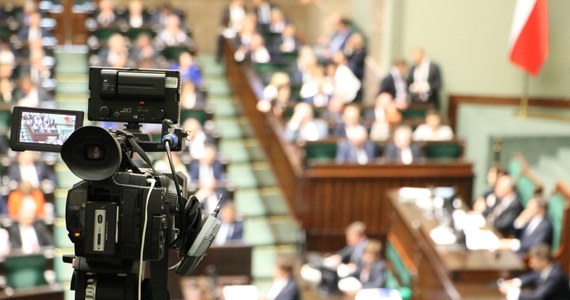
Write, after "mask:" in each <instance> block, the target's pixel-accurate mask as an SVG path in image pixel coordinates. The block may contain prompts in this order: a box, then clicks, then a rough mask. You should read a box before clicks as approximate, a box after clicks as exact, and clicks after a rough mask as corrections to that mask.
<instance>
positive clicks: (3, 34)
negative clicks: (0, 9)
mask: <svg viewBox="0 0 570 300" xmlns="http://www.w3.org/2000/svg"><path fill="white" fill-rule="evenodd" d="M9 37H10V27H8V25H0V39H2V40H8V38H9Z"/></svg>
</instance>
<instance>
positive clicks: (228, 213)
mask: <svg viewBox="0 0 570 300" xmlns="http://www.w3.org/2000/svg"><path fill="white" fill-rule="evenodd" d="M220 220H221V221H222V224H221V225H220V231H218V234H217V235H216V238H215V239H214V245H218V246H219V245H224V244H227V243H236V242H238V243H239V242H242V241H243V222H242V221H241V220H239V219H238V218H237V212H236V208H235V205H234V203H233V201H225V202H224V203H223V204H222V207H221V209H220Z"/></svg>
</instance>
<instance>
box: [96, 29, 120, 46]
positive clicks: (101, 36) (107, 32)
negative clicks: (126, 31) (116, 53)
mask: <svg viewBox="0 0 570 300" xmlns="http://www.w3.org/2000/svg"><path fill="white" fill-rule="evenodd" d="M118 32H120V31H119V28H97V29H96V30H95V31H94V32H93V36H95V37H96V38H97V39H98V40H99V43H101V44H105V43H107V40H108V39H109V38H110V37H111V36H112V35H113V34H115V33H118Z"/></svg>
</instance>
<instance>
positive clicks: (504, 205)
mask: <svg viewBox="0 0 570 300" xmlns="http://www.w3.org/2000/svg"><path fill="white" fill-rule="evenodd" d="M495 196H496V197H497V201H496V202H495V205H494V206H491V207H487V208H486V209H485V211H483V216H484V217H485V218H486V219H487V224H489V225H491V226H493V227H494V228H495V229H496V230H497V231H498V232H499V233H500V234H501V235H502V236H503V237H510V236H511V235H513V234H514V233H515V225H514V223H515V220H516V219H517V218H518V216H519V214H520V213H521V212H522V210H523V207H522V204H521V202H520V199H519V196H518V194H517V192H516V190H515V183H514V180H513V178H512V177H511V176H509V175H503V176H501V177H499V178H498V179H497V185H496V186H495Z"/></svg>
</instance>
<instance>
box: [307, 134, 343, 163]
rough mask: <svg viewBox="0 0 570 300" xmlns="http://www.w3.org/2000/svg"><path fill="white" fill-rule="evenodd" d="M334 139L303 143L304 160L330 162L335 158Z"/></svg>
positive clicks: (335, 143)
mask: <svg viewBox="0 0 570 300" xmlns="http://www.w3.org/2000/svg"><path fill="white" fill-rule="evenodd" d="M336 148H337V142H336V141H332V140H331V141H317V142H307V143H306V144H305V145H303V149H304V150H305V162H310V163H315V162H331V161H334V160H335V158H336Z"/></svg>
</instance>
